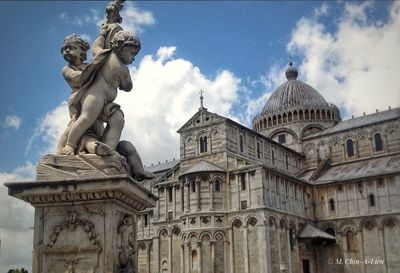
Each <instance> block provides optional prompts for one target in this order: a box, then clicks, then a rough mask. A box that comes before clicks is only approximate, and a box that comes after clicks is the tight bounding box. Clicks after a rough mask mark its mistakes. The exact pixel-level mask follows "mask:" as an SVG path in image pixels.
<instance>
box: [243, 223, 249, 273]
mask: <svg viewBox="0 0 400 273" xmlns="http://www.w3.org/2000/svg"><path fill="white" fill-rule="evenodd" d="M247 232H248V227H247V225H245V226H243V237H244V242H243V247H244V249H243V250H244V273H249V246H248V244H249V241H248V239H247Z"/></svg>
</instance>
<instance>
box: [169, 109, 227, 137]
mask: <svg viewBox="0 0 400 273" xmlns="http://www.w3.org/2000/svg"><path fill="white" fill-rule="evenodd" d="M202 114H206V115H208V117H209V118H211V121H210V122H212V123H215V122H220V121H224V120H226V118H225V117H223V116H220V115H218V114H216V113H211V112H209V111H207V108H200V109H199V110H198V111H197V112H196V113H195V114H194V115H193V116H192V117H191V118H190V119H189V120H188V121H187V122H186V123H185V124H184V125H183V126H182V127H181V128H179V130H178V131H177V132H178V133H181V132H183V131H184V130H186V129H191V128H195V127H197V125H198V127H201V126H205V125H208V124H209V122H208V120H207V121H206V122H204V120H202Z"/></svg>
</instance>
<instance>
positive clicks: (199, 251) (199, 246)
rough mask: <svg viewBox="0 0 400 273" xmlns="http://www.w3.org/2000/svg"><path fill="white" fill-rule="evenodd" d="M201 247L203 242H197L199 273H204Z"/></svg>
mask: <svg viewBox="0 0 400 273" xmlns="http://www.w3.org/2000/svg"><path fill="white" fill-rule="evenodd" d="M201 247H202V245H201V241H197V250H198V252H197V253H198V255H199V259H198V264H197V265H198V267H197V269H198V270H197V273H203V272H202V268H201V258H202V257H201Z"/></svg>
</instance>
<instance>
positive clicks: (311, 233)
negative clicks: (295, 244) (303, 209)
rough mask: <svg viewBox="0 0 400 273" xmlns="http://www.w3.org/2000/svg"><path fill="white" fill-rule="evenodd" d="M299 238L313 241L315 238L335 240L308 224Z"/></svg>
mask: <svg viewBox="0 0 400 273" xmlns="http://www.w3.org/2000/svg"><path fill="white" fill-rule="evenodd" d="M299 238H303V239H315V238H322V239H329V240H336V238H335V236H332V235H330V234H329V233H326V232H325V231H322V230H320V229H318V228H316V227H313V226H312V225H310V224H307V225H306V227H305V228H304V230H303V231H302V232H301V233H300V235H299Z"/></svg>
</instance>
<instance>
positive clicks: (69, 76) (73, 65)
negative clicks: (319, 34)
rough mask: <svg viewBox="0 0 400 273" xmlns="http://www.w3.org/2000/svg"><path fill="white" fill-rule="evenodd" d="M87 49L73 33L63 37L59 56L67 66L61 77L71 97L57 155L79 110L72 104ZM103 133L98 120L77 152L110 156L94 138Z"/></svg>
mask: <svg viewBox="0 0 400 273" xmlns="http://www.w3.org/2000/svg"><path fill="white" fill-rule="evenodd" d="M89 48H90V46H89V44H88V43H87V42H86V41H85V40H83V39H82V38H80V37H79V36H77V35H76V34H74V33H73V34H71V35H68V36H67V37H65V39H64V45H63V47H62V48H61V54H62V55H63V57H64V59H65V60H66V61H67V62H68V64H67V65H65V66H64V67H63V69H62V75H63V77H64V79H65V81H66V82H67V83H68V85H69V86H70V87H71V95H70V97H69V101H68V110H69V115H70V118H71V120H70V122H69V124H68V126H67V128H66V129H65V131H64V133H63V134H62V135H61V138H60V140H59V142H58V148H57V151H58V153H62V149H63V148H64V147H65V145H66V143H67V138H68V134H69V132H70V129H71V126H72V124H73V123H74V122H75V120H76V118H77V115H78V114H79V109H77V107H76V105H74V104H73V103H72V102H73V101H74V98H75V96H76V95H77V94H78V91H79V89H80V88H81V75H82V71H83V70H84V69H85V68H86V67H87V65H88V64H87V63H84V61H85V60H86V56H87V51H88V50H89ZM103 131H104V126H103V123H102V122H101V121H100V120H96V122H95V123H94V124H93V126H91V128H90V129H88V130H87V131H86V132H85V134H84V137H83V141H81V145H80V148H79V150H80V151H82V150H84V149H85V150H87V151H88V152H89V153H96V154H98V155H110V154H112V153H113V151H112V149H110V148H109V147H108V146H106V145H105V144H104V143H101V142H99V141H98V139H97V138H96V136H98V135H102V134H103Z"/></svg>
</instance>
